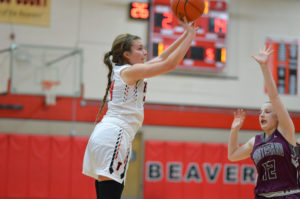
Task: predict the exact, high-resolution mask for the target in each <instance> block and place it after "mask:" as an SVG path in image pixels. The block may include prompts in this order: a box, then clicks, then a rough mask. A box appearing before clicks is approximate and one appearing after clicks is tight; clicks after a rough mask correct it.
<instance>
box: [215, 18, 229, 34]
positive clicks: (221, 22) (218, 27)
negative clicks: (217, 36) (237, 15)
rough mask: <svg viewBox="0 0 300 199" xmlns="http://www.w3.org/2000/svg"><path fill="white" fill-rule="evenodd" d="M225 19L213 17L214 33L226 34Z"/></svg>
mask: <svg viewBox="0 0 300 199" xmlns="http://www.w3.org/2000/svg"><path fill="white" fill-rule="evenodd" d="M226 24H227V22H226V19H220V18H215V33H221V32H222V33H223V34H226V31H227V28H226V27H227V25H226Z"/></svg>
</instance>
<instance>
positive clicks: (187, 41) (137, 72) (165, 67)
mask: <svg viewBox="0 0 300 199" xmlns="http://www.w3.org/2000/svg"><path fill="white" fill-rule="evenodd" d="M182 26H183V27H184V28H185V30H186V33H184V34H186V36H182V39H180V40H179V41H176V42H175V44H174V46H172V47H171V48H170V49H169V50H167V54H168V56H167V57H166V58H164V59H158V60H156V61H154V62H146V63H142V64H134V65H132V66H131V67H128V68H126V69H124V70H123V71H122V74H121V76H122V78H123V80H124V81H125V82H126V83H127V84H129V85H132V84H134V83H135V82H136V81H138V80H140V79H144V78H149V77H153V76H157V75H160V74H163V73H167V72H169V71H171V70H173V69H174V68H175V67H176V66H177V65H178V64H179V63H180V61H181V60H182V59H183V57H184V56H185V54H186V52H187V51H188V49H189V47H190V45H191V43H192V41H193V39H194V38H195V35H196V31H197V29H198V28H197V27H195V26H194V24H191V23H190V24H189V23H188V22H187V21H185V22H183V23H182ZM165 55H166V54H165ZM165 55H164V56H165Z"/></svg>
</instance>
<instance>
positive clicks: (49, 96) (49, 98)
mask: <svg viewBox="0 0 300 199" xmlns="http://www.w3.org/2000/svg"><path fill="white" fill-rule="evenodd" d="M41 84H42V90H43V91H44V94H45V100H46V105H47V106H50V105H55V104H56V92H55V87H56V86H58V85H59V84H60V82H59V81H47V80H46V81H42V82H41Z"/></svg>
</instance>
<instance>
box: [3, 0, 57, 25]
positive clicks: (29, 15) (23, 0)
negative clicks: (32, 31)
mask: <svg viewBox="0 0 300 199" xmlns="http://www.w3.org/2000/svg"><path fill="white" fill-rule="evenodd" d="M50 6H51V0H2V1H0V23H12V24H24V25H35V26H49V24H50Z"/></svg>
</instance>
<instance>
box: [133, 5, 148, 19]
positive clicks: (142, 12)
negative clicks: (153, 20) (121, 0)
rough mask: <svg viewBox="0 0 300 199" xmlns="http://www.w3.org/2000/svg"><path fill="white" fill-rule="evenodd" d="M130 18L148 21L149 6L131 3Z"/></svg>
mask: <svg viewBox="0 0 300 199" xmlns="http://www.w3.org/2000/svg"><path fill="white" fill-rule="evenodd" d="M130 16H131V17H132V18H134V19H148V18H149V5H148V4H147V3H138V2H133V3H131V10H130Z"/></svg>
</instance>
